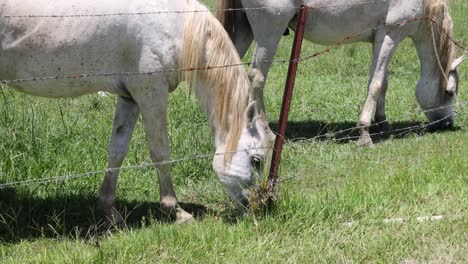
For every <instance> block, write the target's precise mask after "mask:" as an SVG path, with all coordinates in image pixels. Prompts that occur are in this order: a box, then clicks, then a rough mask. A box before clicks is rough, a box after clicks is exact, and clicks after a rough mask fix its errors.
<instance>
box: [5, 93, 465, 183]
mask: <svg viewBox="0 0 468 264" xmlns="http://www.w3.org/2000/svg"><path fill="white" fill-rule="evenodd" d="M465 103H466V102H461V103H459V104H457V105H464V104H465ZM454 105H456V104H454ZM444 107H453V105H450V106H443V107H438V108H434V109H429V110H426V112H428V111H434V110H435V109H443V108H444ZM423 112H424V111H423ZM449 117H450V116H446V117H443V118H441V119H439V120H435V121H432V122H429V123H427V124H425V125H419V126H411V127H407V128H401V129H394V130H390V131H386V132H385V133H395V132H403V133H407V132H410V131H414V130H417V129H421V130H422V129H425V128H428V127H430V126H432V125H434V124H437V123H439V122H442V121H443V120H445V119H447V118H449ZM382 122H383V121H382ZM379 123H381V122H379ZM374 125H375V124H374ZM462 127H463V126H462ZM358 128H359V127H353V128H349V129H343V130H340V131H337V132H334V133H331V134H326V135H318V136H315V137H313V138H310V139H307V140H298V141H294V139H292V140H288V141H287V145H300V144H305V143H309V142H311V141H313V140H317V139H319V138H322V137H327V138H329V137H330V136H331V135H338V134H341V133H344V132H347V131H354V130H356V129H358ZM375 135H381V133H373V134H370V136H375ZM277 136H278V135H277ZM356 138H359V136H348V137H344V138H338V139H329V140H328V141H329V142H336V141H343V140H351V139H356ZM258 149H269V150H272V151H275V150H274V149H271V148H249V149H242V150H238V151H230V152H223V153H210V154H199V155H195V156H191V157H187V158H181V159H175V160H170V161H162V162H155V163H145V164H141V165H131V166H123V167H119V168H107V169H102V170H96V171H90V172H85V173H80V174H68V175H62V176H55V177H47V178H36V179H29V180H24V181H15V182H8V183H2V184H0V190H2V189H7V188H13V187H18V186H23V185H31V184H46V183H50V182H60V181H68V180H72V179H78V178H88V177H90V176H93V175H97V174H102V173H108V172H113V171H128V170H138V169H145V168H149V167H157V166H161V165H167V164H174V163H182V162H186V161H193V160H198V159H208V158H212V157H214V156H223V155H229V154H233V153H238V152H244V151H248V150H258ZM287 180H290V179H285V180H279V181H278V182H282V181H287Z"/></svg>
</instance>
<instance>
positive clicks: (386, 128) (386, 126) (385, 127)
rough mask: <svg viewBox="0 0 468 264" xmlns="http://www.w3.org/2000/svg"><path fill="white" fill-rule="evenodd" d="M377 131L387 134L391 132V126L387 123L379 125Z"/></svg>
mask: <svg viewBox="0 0 468 264" xmlns="http://www.w3.org/2000/svg"><path fill="white" fill-rule="evenodd" d="M379 129H380V131H381V132H383V133H387V132H390V131H392V130H393V128H392V126H391V125H390V124H389V123H388V122H387V121H385V122H381V123H379Z"/></svg>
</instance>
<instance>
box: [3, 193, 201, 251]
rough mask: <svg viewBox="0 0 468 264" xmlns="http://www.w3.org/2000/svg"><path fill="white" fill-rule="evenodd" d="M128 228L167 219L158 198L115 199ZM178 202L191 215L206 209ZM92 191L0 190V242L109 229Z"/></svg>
mask: <svg viewBox="0 0 468 264" xmlns="http://www.w3.org/2000/svg"><path fill="white" fill-rule="evenodd" d="M116 203H117V206H118V210H119V212H120V213H121V214H122V216H123V217H124V219H126V226H127V227H128V228H141V227H143V226H146V225H149V224H151V223H153V222H155V221H156V222H168V221H169V220H167V218H166V217H164V215H163V214H162V212H161V211H160V209H159V208H160V204H159V203H158V202H154V203H153V202H129V201H125V200H119V201H117V202H116ZM180 206H181V207H182V208H183V209H184V210H186V211H187V212H189V213H191V214H192V215H193V216H194V217H195V218H199V219H200V218H203V217H204V216H205V215H206V214H207V213H208V209H207V208H206V207H204V206H202V205H199V204H192V203H181V204H180ZM103 219H104V218H103V215H102V214H101V212H100V210H99V209H98V208H97V205H96V197H95V195H89V194H88V195H86V194H84V195H69V194H67V195H66V196H56V197H51V198H45V199H39V198H34V197H28V196H26V195H23V194H21V195H20V194H17V192H16V190H15V189H13V188H10V189H4V190H0V243H1V242H4V243H15V242H19V241H20V240H24V239H35V238H41V237H46V238H57V237H69V238H74V239H78V238H79V239H85V240H88V239H95V238H98V237H99V236H101V235H103V234H105V233H107V232H108V231H109V230H110V229H109V228H108V225H106V224H105V222H104V221H103Z"/></svg>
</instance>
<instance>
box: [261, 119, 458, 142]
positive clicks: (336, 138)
mask: <svg viewBox="0 0 468 264" xmlns="http://www.w3.org/2000/svg"><path fill="white" fill-rule="evenodd" d="M390 125H391V126H392V130H391V131H389V132H383V131H381V129H380V128H379V127H378V126H376V125H374V126H372V127H371V130H370V134H371V137H372V140H373V142H374V143H377V142H381V141H384V140H386V139H388V138H389V137H391V138H393V139H400V138H405V137H406V136H408V135H423V134H425V133H434V132H438V131H441V130H433V129H422V128H419V126H423V125H424V123H421V122H416V121H403V122H393V123H390ZM270 128H271V129H272V130H273V131H277V130H278V122H277V121H276V122H270ZM446 130H447V129H446ZM450 130H454V131H456V130H459V128H457V127H455V128H452V129H450ZM286 139H287V140H289V141H291V142H295V141H301V140H312V139H314V140H317V141H333V142H334V143H341V144H342V143H349V142H350V141H357V140H358V139H359V129H358V128H357V127H356V122H346V121H345V122H336V123H327V122H324V121H317V120H307V121H299V122H296V121H290V122H289V123H288V127H287V129H286Z"/></svg>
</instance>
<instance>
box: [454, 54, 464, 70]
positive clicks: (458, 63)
mask: <svg viewBox="0 0 468 264" xmlns="http://www.w3.org/2000/svg"><path fill="white" fill-rule="evenodd" d="M465 59H466V57H465V55H463V56H461V57H460V58H457V59H455V60H454V61H453V63H452V67H451V68H452V71H454V70H456V69H457V68H458V66H460V64H461V63H462V62H463V61H464V60H465Z"/></svg>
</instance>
